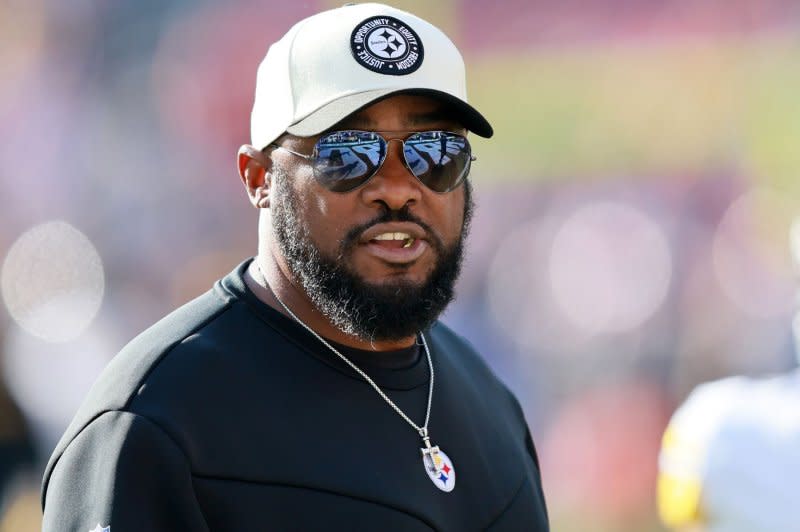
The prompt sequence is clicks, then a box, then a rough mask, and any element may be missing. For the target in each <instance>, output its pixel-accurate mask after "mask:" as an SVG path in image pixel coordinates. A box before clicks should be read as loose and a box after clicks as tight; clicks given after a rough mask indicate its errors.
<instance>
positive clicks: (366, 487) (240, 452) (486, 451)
mask: <svg viewBox="0 0 800 532" xmlns="http://www.w3.org/2000/svg"><path fill="white" fill-rule="evenodd" d="M467 130H469V131H472V132H474V133H476V134H479V135H482V136H486V137H488V136H491V134H492V128H491V126H490V125H489V124H488V122H487V121H486V120H485V119H484V118H483V117H482V116H481V115H480V114H479V113H478V112H477V111H476V110H475V109H473V108H472V107H471V106H469V105H468V104H467V103H466V93H465V80H464V71H463V62H462V59H461V56H460V54H459V53H458V51H457V50H456V48H455V46H454V45H453V44H452V43H451V42H450V40H449V39H447V37H446V36H445V35H444V34H443V33H441V31H440V30H438V29H437V28H435V27H434V26H432V25H430V24H429V23H427V22H425V21H424V20H421V19H419V18H417V17H416V16H414V15H411V14H409V13H406V12H403V11H399V10H396V9H393V8H390V7H388V6H383V5H379V4H363V5H348V6H345V7H342V8H339V9H335V10H332V11H328V12H324V13H320V14H318V15H316V16H313V17H310V18H308V19H306V20H303V21H301V22H300V23H298V24H297V25H296V26H294V27H293V28H292V29H291V30H290V31H289V32H288V33H287V34H286V35H285V36H284V37H283V38H282V39H281V40H280V41H278V42H277V43H275V44H273V45H272V47H271V48H270V50H269V52H268V54H267V56H266V58H265V59H264V61H263V62H262V64H261V66H260V67H259V71H258V79H257V88H256V97H255V104H254V107H253V114H252V145H246V146H243V147H242V148H241V149H240V151H239V159H238V165H239V173H240V175H241V178H242V181H243V183H244V185H245V188H246V189H247V193H248V195H249V197H250V200H251V202H252V204H253V205H254V206H255V207H257V208H259V209H261V217H260V222H259V251H258V256H257V257H256V258H255V260H252V261H246V262H244V263H243V264H242V265H240V266H239V267H237V268H236V269H235V270H234V271H233V272H232V273H231V274H229V275H228V276H226V277H225V278H223V279H222V280H220V281H219V282H218V283H217V284H216V285H215V286H214V288H213V289H212V290H211V291H210V292H208V293H207V294H205V295H203V296H201V297H200V298H198V299H197V300H195V301H193V302H191V303H189V304H188V305H186V306H184V307H183V308H181V309H179V310H177V311H176V312H174V313H173V314H171V315H170V316H168V317H166V318H165V319H164V320H162V321H161V322H159V323H158V324H156V325H155V326H153V327H152V328H151V329H149V330H147V331H145V332H144V333H143V334H142V335H141V336H139V337H138V338H137V339H135V340H134V341H133V342H132V343H131V344H130V345H128V346H127V347H126V348H125V349H124V350H123V351H122V352H121V353H120V354H119V355H118V356H117V357H116V358H115V359H114V361H113V362H112V363H111V364H110V365H109V367H108V368H107V370H106V372H105V373H104V374H103V375H102V376H101V378H100V380H99V381H98V383H97V384H96V385H95V386H94V388H93V389H92V391H91V393H90V395H89V397H88V399H87V401H86V403H85V404H84V405H83V407H82V408H81V410H80V412H79V413H78V415H77V416H76V418H75V420H74V421H73V423H72V425H71V426H70V428H69V429H68V430H67V433H66V434H65V436H64V437H63V439H62V441H61V442H60V444H59V445H58V448H57V449H56V451H55V453H54V455H53V457H52V459H51V461H50V464H49V465H48V468H47V471H46V474H45V478H44V485H43V505H44V529H45V530H79V531H85V530H91V529H92V528H95V527H96V529H97V530H105V529H106V527H109V529H110V530H111V531H113V532H120V531H125V530H137V531H139V530H323V529H324V530H376V529H380V530H458V531H462V530H487V529H490V530H514V531H518V530H548V524H547V515H546V510H545V504H544V498H543V495H542V490H541V483H540V475H539V467H538V462H537V458H536V453H535V451H534V447H533V442H532V440H531V437H530V434H529V432H528V429H527V426H526V424H525V421H524V418H523V415H522V411H521V409H520V407H519V404H518V403H517V401H516V399H515V398H514V397H513V396H512V394H511V393H510V392H509V391H508V390H507V389H506V388H505V387H504V386H503V385H502V384H501V383H500V382H499V381H498V380H497V379H496V378H495V377H494V375H493V374H492V373H491V371H490V370H489V369H488V368H487V367H486V366H485V364H484V363H483V362H482V361H481V359H480V358H479V357H478V355H477V354H476V353H474V351H473V350H472V348H471V347H470V346H469V345H468V344H467V343H466V342H465V341H464V340H462V339H461V338H460V337H458V336H457V335H455V334H454V333H453V332H451V331H450V330H449V329H447V328H446V327H445V326H444V325H442V324H440V323H439V322H437V321H436V319H437V317H438V315H439V314H440V313H441V312H442V310H443V309H444V308H445V306H446V305H447V304H448V302H449V301H450V300H451V299H452V296H453V284H454V282H455V279H456V277H457V275H458V271H459V268H460V263H461V255H462V247H463V242H464V238H465V236H466V231H467V227H468V225H469V220H470V213H471V209H472V203H471V198H470V185H469V182H468V181H466V177H467V174H468V172H469V168H470V164H471V162H472V160H473V158H472V154H471V151H470V148H469V143H468V141H467V140H466V134H467Z"/></svg>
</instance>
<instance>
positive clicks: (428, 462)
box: [256, 263, 456, 492]
mask: <svg viewBox="0 0 800 532" xmlns="http://www.w3.org/2000/svg"><path fill="white" fill-rule="evenodd" d="M256 265H257V266H258V273H259V275H260V276H261V281H263V284H264V287H265V288H267V289H269V291H270V292H272V295H273V296H274V297H275V299H276V300H277V301H278V303H280V305H281V307H283V310H285V311H286V313H287V314H289V316H291V317H292V318H294V321H296V322H297V323H298V324H300V325H301V326H302V327H303V328H304V329H305V330H307V331H308V332H310V333H311V334H312V335H314V337H315V338H316V339H317V340H319V341H320V342H322V343H323V344H324V345H326V346H327V347H328V349H330V350H331V351H332V352H333V353H334V354H335V355H336V356H338V357H339V358H340V359H341V360H342V361H343V362H344V363H346V364H347V365H348V366H350V367H351V368H353V371H355V372H356V373H358V374H359V375H361V377H362V378H363V379H364V380H365V381H367V383H368V384H369V385H370V386H372V388H373V389H374V390H375V391H376V392H378V395H380V396H381V397H382V398H383V400H384V401H386V403H387V404H388V405H389V406H391V407H392V409H393V410H394V411H395V412H397V413H398V414H399V415H400V417H402V418H403V419H404V420H405V421H406V423H408V424H409V425H411V426H412V427H413V428H414V430H415V431H417V433H418V434H419V436H420V438H422V443H423V445H425V447H422V448H420V451H421V453H422V464H423V465H424V466H425V472H426V473H428V477H430V479H431V481H433V484H434V485H435V486H436V487H437V488H439V489H440V490H442V491H447V492H449V491H453V488H454V487H455V485H456V472H455V469H454V468H453V462H452V461H451V460H450V458H449V457H448V456H447V455H446V454H445V453H444V451H442V450H441V449H439V446H438V445H433V446H432V445H431V439H430V436H429V435H428V421H430V417H431V402H432V400H433V381H434V372H433V361H432V360H431V351H430V349H428V342H427V341H426V340H425V335H423V334H422V332H420V333H419V337H420V338H421V339H422V346H423V347H424V348H425V357H426V358H427V359H428V370H429V372H430V382H429V384H428V406H427V407H426V410H425V423H424V424H423V425H422V426H421V427H420V426H419V425H417V424H416V423H414V422H413V421H411V418H409V417H408V416H407V415H406V413H405V412H403V411H402V410H400V407H399V406H397V405H396V404H395V403H394V401H392V400H391V399H390V398H389V396H387V395H386V394H385V393H384V392H383V390H381V389H380V387H379V386H378V385H377V384H376V383H375V381H373V380H372V379H371V378H370V376H369V375H367V374H366V373H365V372H364V371H362V370H361V368H359V367H358V366H356V365H355V364H354V363H353V362H351V361H350V359H349V358H347V357H346V356H344V355H343V354H342V353H341V352H339V350H338V349H336V348H335V347H333V346H332V345H331V344H330V343H329V342H328V341H327V340H325V338H323V337H322V336H321V335H319V334H318V333H317V331H315V330H314V329H312V328H311V327H309V326H308V325H306V323H305V322H304V321H303V320H301V319H300V318H298V317H297V315H296V314H295V313H294V312H292V310H291V309H290V308H289V307H288V306H287V305H286V303H284V302H283V301H282V300H281V298H280V297H278V294H276V293H275V291H274V290H272V287H271V286H270V285H269V283H268V282H267V278H266V276H265V275H264V272H263V271H262V270H261V265H259V264H258V263H256Z"/></svg>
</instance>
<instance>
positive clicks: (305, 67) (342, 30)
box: [250, 4, 493, 148]
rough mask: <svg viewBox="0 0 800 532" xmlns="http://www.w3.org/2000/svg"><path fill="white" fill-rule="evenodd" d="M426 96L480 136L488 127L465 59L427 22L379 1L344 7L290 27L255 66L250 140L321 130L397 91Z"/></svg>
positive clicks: (271, 139)
mask: <svg viewBox="0 0 800 532" xmlns="http://www.w3.org/2000/svg"><path fill="white" fill-rule="evenodd" d="M401 92H402V93H412V94H423V95H429V96H432V97H434V98H437V99H439V100H441V101H443V102H445V103H446V104H447V105H448V106H450V108H451V109H452V110H453V113H454V117H455V118H457V119H458V120H459V121H460V122H461V124H462V125H463V126H464V127H466V128H467V129H468V130H470V131H472V132H474V133H475V134H477V135H480V136H482V137H491V136H492V133H493V131H492V126H491V125H490V124H489V122H488V121H487V120H486V119H485V118H484V117H483V116H482V115H481V114H480V113H479V112H478V111H477V110H475V108H473V107H472V106H471V105H469V104H468V103H467V89H466V76H465V73H464V60H463V59H462V58H461V54H460V53H459V51H458V49H457V48H456V47H455V45H454V44H453V42H452V41H451V40H450V39H448V38H447V36H446V35H445V34H444V33H442V31H441V30H440V29H438V28H437V27H435V26H433V25H432V24H430V23H429V22H426V21H424V20H422V19H421V18H419V17H417V16H415V15H412V14H411V13H408V12H406V11H401V10H399V9H395V8H393V7H390V6H386V5H383V4H348V5H345V6H343V7H340V8H338V9H332V10H330V11H323V12H322V13H318V14H316V15H313V16H311V17H309V18H307V19H304V20H301V21H300V22H298V23H297V24H295V25H294V26H293V27H292V28H291V29H290V30H289V32H288V33H287V34H286V35H284V36H283V38H281V39H280V40H279V41H278V42H276V43H274V44H273V45H272V46H270V48H269V51H268V52H267V55H266V57H265V58H264V60H263V61H262V62H261V64H260V65H259V67H258V74H257V78H256V95H255V102H254V104H253V112H252V115H251V123H250V133H251V142H252V144H253V146H255V147H257V148H264V147H266V146H267V145H269V144H270V143H271V142H274V141H275V139H277V138H278V137H280V136H281V135H282V134H284V133H285V132H288V133H291V134H292V135H296V136H300V137H308V136H312V135H317V134H319V133H322V132H323V131H325V130H326V129H329V128H330V127H332V126H334V125H335V124H337V123H338V122H340V121H341V120H343V119H344V118H346V117H347V116H349V115H351V114H352V113H354V112H356V111H358V110H359V109H361V108H363V107H365V106H367V105H369V104H371V103H374V102H376V101H378V100H380V99H382V98H386V97H387V96H390V95H392V94H396V93H401Z"/></svg>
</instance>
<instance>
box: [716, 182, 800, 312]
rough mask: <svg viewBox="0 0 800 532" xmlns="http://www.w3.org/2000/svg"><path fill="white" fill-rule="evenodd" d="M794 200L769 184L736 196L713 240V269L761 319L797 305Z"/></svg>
mask: <svg viewBox="0 0 800 532" xmlns="http://www.w3.org/2000/svg"><path fill="white" fill-rule="evenodd" d="M796 212H797V211H795V210H794V209H793V205H792V202H791V201H789V200H788V199H787V198H785V197H784V196H783V195H781V194H779V193H778V192H776V191H774V190H771V189H768V188H763V187H762V188H755V189H752V190H749V191H747V192H746V193H744V194H742V195H741V196H740V197H739V198H737V199H736V200H735V201H734V202H733V203H731V205H730V207H728V209H727V211H726V212H725V214H724V216H723V217H722V220H721V221H720V224H719V226H718V228H717V234H716V235H715V238H714V244H713V259H714V269H715V272H716V276H717V279H718V282H719V283H720V285H721V286H722V288H723V291H724V293H725V295H726V296H728V297H729V298H730V300H731V301H732V302H733V303H734V304H735V305H736V306H738V307H739V308H740V309H741V310H742V311H744V312H745V313H747V314H749V315H752V316H754V317H757V318H770V317H775V316H780V315H783V314H786V313H787V312H789V311H790V310H791V309H792V306H793V303H794V289H793V278H792V277H793V276H792V267H791V258H790V257H791V253H790V250H789V249H788V248H789V246H788V245H787V235H789V232H790V227H791V222H792V217H793V215H794V214H796Z"/></svg>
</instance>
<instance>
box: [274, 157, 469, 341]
mask: <svg viewBox="0 0 800 532" xmlns="http://www.w3.org/2000/svg"><path fill="white" fill-rule="evenodd" d="M273 171H274V174H273V185H274V186H273V193H272V201H271V207H270V210H271V211H272V226H273V230H274V232H275V238H276V241H277V243H278V246H279V248H280V251H281V253H282V254H283V256H284V258H285V259H286V264H287V266H288V268H289V270H290V272H291V274H292V275H293V276H294V279H295V280H296V281H297V282H299V283H300V285H301V286H302V288H303V290H304V291H305V293H306V296H307V297H308V298H309V299H310V300H311V302H312V303H313V304H314V306H315V307H316V308H317V309H318V310H319V311H320V312H321V313H322V314H323V315H324V316H325V317H326V318H327V319H328V320H329V321H330V322H331V323H332V324H333V325H334V326H336V327H337V328H338V329H339V330H341V331H342V332H344V333H346V334H349V335H352V336H356V337H358V338H361V339H363V340H367V341H397V340H401V339H404V338H408V337H410V336H413V335H416V334H417V333H418V332H420V331H423V330H425V329H427V328H428V327H430V326H431V325H432V324H433V323H434V322H435V321H436V319H437V318H438V317H439V315H441V313H442V312H443V311H444V309H445V308H446V307H447V305H448V304H449V303H450V302H451V301H452V300H453V295H454V287H455V283H456V280H457V279H458V276H459V274H460V272H461V264H462V261H463V255H464V241H465V240H466V236H467V233H468V232H469V225H470V221H471V219H472V211H473V206H474V205H473V201H472V187H471V185H470V183H469V181H467V180H465V181H464V217H463V223H462V230H461V234H460V235H459V238H458V239H457V240H456V241H455V242H454V243H452V244H450V245H446V244H445V243H443V242H442V241H441V240H440V239H439V238H437V236H436V235H435V233H434V232H433V231H432V230H431V228H430V226H428V225H427V224H425V223H424V222H423V221H422V220H419V219H418V218H416V217H415V216H414V215H413V214H411V213H410V212H409V209H408V206H406V207H404V208H403V209H400V210H397V211H393V210H390V209H389V208H388V207H385V206H384V208H383V211H382V212H381V213H379V215H378V217H376V218H375V219H373V220H371V221H369V222H367V223H365V224H362V225H359V226H356V227H353V228H352V229H350V230H349V231H348V232H347V234H346V235H345V236H344V238H342V241H341V242H340V243H339V248H338V253H337V255H336V256H326V255H325V254H324V253H323V252H322V251H321V250H320V249H319V247H318V246H317V245H316V244H315V243H314V242H313V241H312V240H311V237H310V236H309V230H308V226H307V225H306V223H305V221H304V220H303V219H302V218H301V214H300V213H302V212H303V209H302V201H301V199H300V198H299V197H298V195H297V193H296V191H295V190H294V189H293V188H292V186H291V184H290V183H289V177H288V175H287V173H286V172H285V171H283V169H281V168H276V167H275V166H273ZM386 222H414V223H416V224H418V225H420V226H421V227H422V228H423V229H424V230H425V231H426V233H427V234H428V237H429V240H428V243H429V244H430V246H431V248H432V249H433V251H434V252H435V253H436V257H437V260H436V264H435V265H434V268H433V271H432V272H431V273H430V274H429V275H428V278H427V280H426V281H424V282H422V283H421V284H416V283H412V282H410V281H404V280H392V281H388V282H386V283H381V284H374V283H368V282H366V281H365V280H364V279H363V278H362V277H361V276H359V275H358V273H356V272H355V271H354V270H353V268H352V267H351V266H350V265H349V262H348V260H347V259H348V257H349V256H350V254H351V253H352V251H353V250H354V249H355V248H356V247H357V246H358V245H359V236H360V235H361V234H362V233H363V232H364V231H366V230H367V229H369V228H370V227H372V226H373V225H375V224H379V223H386ZM402 268H403V266H400V267H399V269H402Z"/></svg>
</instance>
